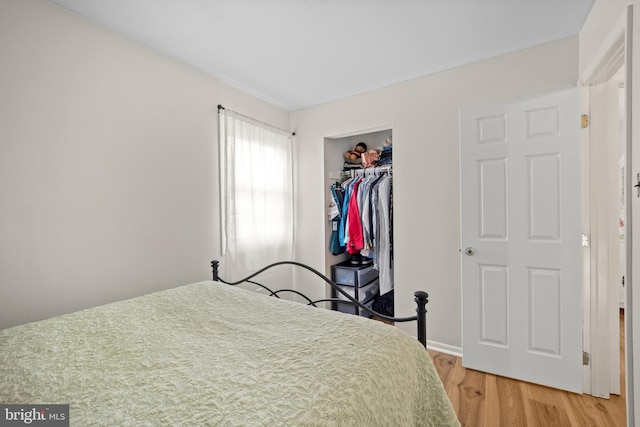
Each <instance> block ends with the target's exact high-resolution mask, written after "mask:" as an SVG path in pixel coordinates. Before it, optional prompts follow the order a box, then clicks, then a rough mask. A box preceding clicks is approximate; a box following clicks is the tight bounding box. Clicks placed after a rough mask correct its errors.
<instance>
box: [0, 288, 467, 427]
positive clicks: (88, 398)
mask: <svg viewBox="0 0 640 427" xmlns="http://www.w3.org/2000/svg"><path fill="white" fill-rule="evenodd" d="M0 403H8V404H36V403H46V404H69V420H70V425H72V426H73V425H76V426H94V425H95V426H99V425H105V426H106V425H109V426H114V425H119V426H144V425H148V426H160V425H163V426H166V425H172V426H176V425H188V426H199V425H216V426H218V425H219V426H274V425H278V426H280V425H292V426H293V425H295V426H298V425H309V426H314V425H317V426H332V425H335V426H339V425H362V426H409V425H416V426H454V425H459V423H458V421H457V419H456V416H455V414H454V412H453V410H452V408H451V404H450V402H449V400H448V399H447V396H446V394H445V392H444V389H443V386H442V383H441V382H440V380H439V378H438V376H437V373H436V371H435V368H434V366H433V363H432V362H431V359H430V357H429V355H428V353H427V352H426V350H425V349H424V347H422V346H421V345H420V343H419V342H418V341H417V340H415V339H414V338H412V337H410V336H409V335H407V334H406V333H405V332H403V331H401V330H399V329H397V328H394V327H392V326H389V325H386V324H384V323H381V322H376V321H372V320H368V319H364V318H361V317H359V316H351V315H348V314H343V313H338V312H333V311H329V310H325V309H319V308H314V307H309V306H305V305H302V304H298V303H294V302H289V301H285V300H281V299H277V298H273V297H268V296H265V295H260V294H257V293H255V292H249V291H246V290H243V289H238V288H234V287H231V286H228V285H225V284H221V283H217V282H201V283H195V284H191V285H186V286H182V287H178V288H174V289H169V290H166V291H161V292H156V293H153V294H149V295H145V296H142V297H138V298H133V299H130V300H125V301H120V302H116V303H112V304H108V305H104V306H100V307H96V308H92V309H87V310H83V311H79V312H76V313H72V314H68V315H63V316H59V317H55V318H52V319H48V320H44V321H41V322H36V323H30V324H25V325H21V326H17V327H13V328H9V329H5V330H2V331H0Z"/></svg>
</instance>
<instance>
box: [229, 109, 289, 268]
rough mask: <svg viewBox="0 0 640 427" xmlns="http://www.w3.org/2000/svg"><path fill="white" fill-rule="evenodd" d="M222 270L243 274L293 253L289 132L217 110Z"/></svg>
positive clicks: (285, 258) (233, 113)
mask: <svg viewBox="0 0 640 427" xmlns="http://www.w3.org/2000/svg"><path fill="white" fill-rule="evenodd" d="M219 119H220V163H221V165H220V166H221V168H220V181H221V192H220V193H221V202H220V204H221V207H222V228H223V229H222V238H223V255H224V256H225V262H224V266H225V269H226V270H227V271H226V272H225V274H226V275H227V276H229V277H231V278H233V279H237V278H240V277H243V276H244V275H246V274H248V273H251V272H254V271H255V270H257V269H258V268H260V267H264V266H265V265H267V264H269V263H272V262H276V261H284V260H290V259H291V258H292V255H293V183H292V180H293V178H292V154H291V151H292V149H291V144H292V141H291V133H290V132H286V131H284V130H281V129H277V128H274V127H272V126H270V125H267V124H264V123H262V122H259V121H257V120H254V119H251V118H249V117H246V116H243V115H241V114H238V113H235V112H233V111H229V110H226V109H220V110H219Z"/></svg>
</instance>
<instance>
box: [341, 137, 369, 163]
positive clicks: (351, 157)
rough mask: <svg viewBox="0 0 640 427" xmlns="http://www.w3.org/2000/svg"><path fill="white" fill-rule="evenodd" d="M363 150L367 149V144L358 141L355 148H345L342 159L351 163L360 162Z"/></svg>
mask: <svg viewBox="0 0 640 427" xmlns="http://www.w3.org/2000/svg"><path fill="white" fill-rule="evenodd" d="M365 151H367V144H365V143H364V142H358V143H357V144H356V147H355V149H353V150H347V151H346V152H345V153H344V160H345V161H346V162H347V163H352V164H358V163H361V162H362V159H361V156H362V153H364V152H365Z"/></svg>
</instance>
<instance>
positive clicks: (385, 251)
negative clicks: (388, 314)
mask: <svg viewBox="0 0 640 427" xmlns="http://www.w3.org/2000/svg"><path fill="white" fill-rule="evenodd" d="M378 201H379V203H378V227H379V233H378V236H379V240H378V251H377V255H378V262H377V267H378V272H379V280H380V295H384V294H386V293H387V292H389V291H390V290H392V289H393V259H392V258H391V226H390V225H391V223H390V220H391V203H390V201H391V178H390V177H385V178H384V179H382V180H381V181H380V184H379V185H378Z"/></svg>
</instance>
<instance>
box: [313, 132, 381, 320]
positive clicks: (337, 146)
mask: <svg viewBox="0 0 640 427" xmlns="http://www.w3.org/2000/svg"><path fill="white" fill-rule="evenodd" d="M324 177H325V179H324V188H325V207H326V215H325V224H324V229H325V274H326V275H327V276H328V277H330V278H331V279H332V280H333V281H334V282H336V283H337V284H338V285H340V286H341V287H342V289H343V290H345V291H346V292H347V293H349V294H350V295H351V296H352V297H354V298H357V299H358V300H359V301H360V302H362V303H363V304H365V305H366V306H367V307H371V308H372V309H374V310H376V311H378V312H380V313H382V314H386V315H389V316H393V315H394V299H393V287H394V286H393V284H394V275H393V263H394V260H393V132H392V129H389V128H382V129H379V130H378V129H376V130H372V131H362V132H354V133H350V134H346V135H340V136H334V137H326V138H324ZM327 288H329V287H327ZM326 293H327V294H326V297H327V298H335V297H337V298H340V296H339V295H333V292H332V291H331V289H326ZM331 308H332V309H334V310H339V311H342V312H347V313H351V314H359V315H362V316H368V314H367V313H365V312H360V311H361V310H359V309H357V308H354V307H353V306H350V305H347V304H341V303H339V302H338V303H333V304H332V307H331Z"/></svg>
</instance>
